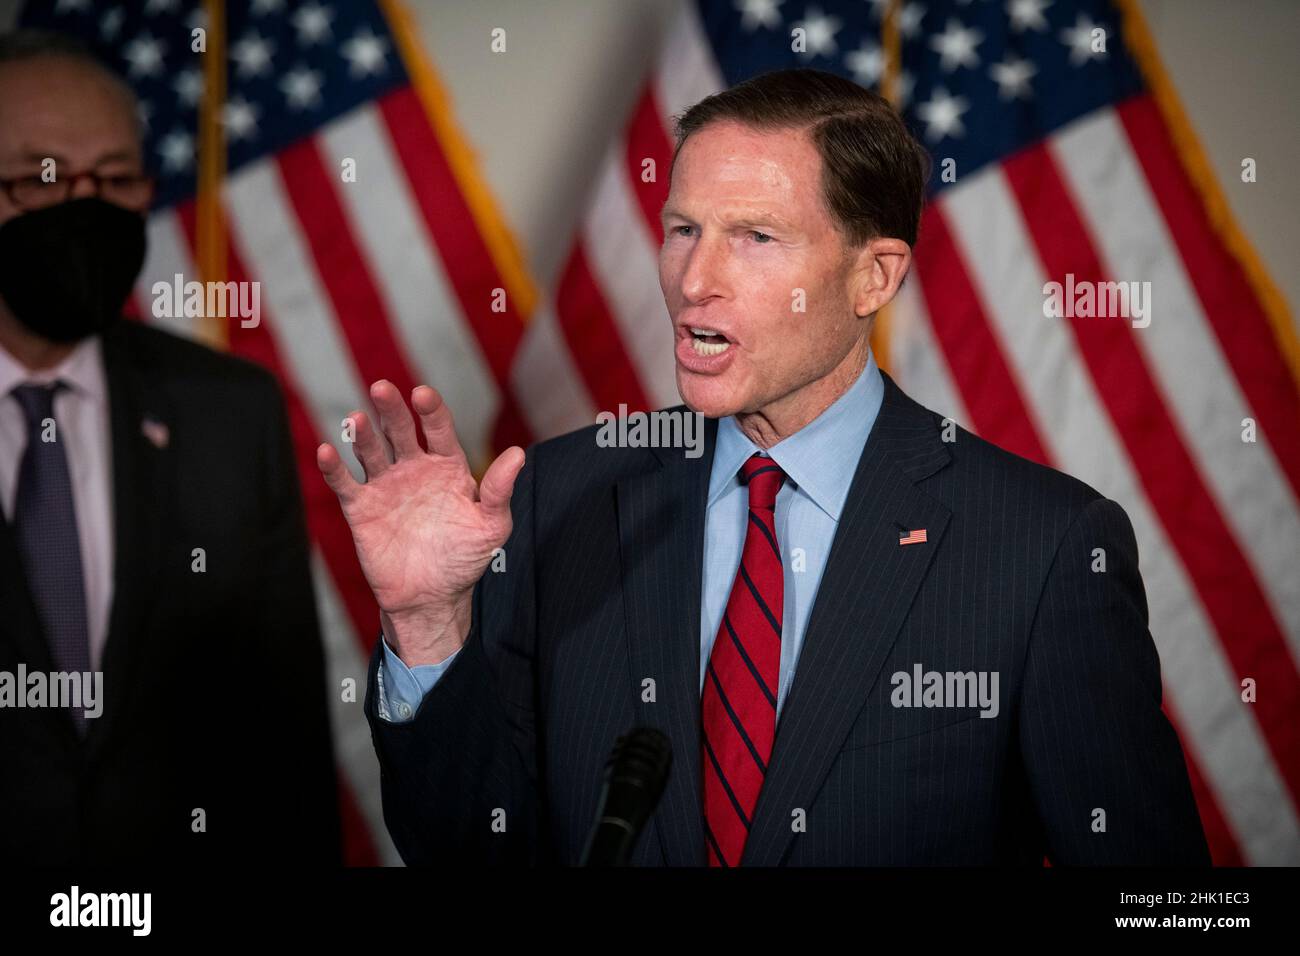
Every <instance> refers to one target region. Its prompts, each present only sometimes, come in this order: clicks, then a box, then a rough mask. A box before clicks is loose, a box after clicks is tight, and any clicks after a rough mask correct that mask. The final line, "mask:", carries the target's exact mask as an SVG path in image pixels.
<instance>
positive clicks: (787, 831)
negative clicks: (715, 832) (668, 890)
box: [741, 376, 951, 866]
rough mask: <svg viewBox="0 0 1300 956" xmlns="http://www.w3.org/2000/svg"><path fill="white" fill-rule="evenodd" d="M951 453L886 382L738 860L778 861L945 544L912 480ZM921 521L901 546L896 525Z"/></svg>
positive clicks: (945, 515) (940, 513)
mask: <svg viewBox="0 0 1300 956" xmlns="http://www.w3.org/2000/svg"><path fill="white" fill-rule="evenodd" d="M949 459H950V456H949V453H948V451H947V448H946V447H945V446H944V445H943V443H942V442H941V440H940V436H939V433H938V429H937V427H936V424H935V420H934V418H933V417H932V416H931V414H930V413H929V412H927V411H925V410H924V409H922V408H921V407H920V406H919V405H917V404H916V403H914V402H912V400H911V399H909V398H907V397H906V396H905V395H903V393H902V392H901V391H900V390H899V389H898V387H897V386H896V385H894V383H893V382H892V380H890V379H889V378H888V376H886V377H885V399H884V402H883V403H882V405H881V409H880V414H879V416H878V417H877V419H876V423H875V425H874V426H873V427H872V431H871V434H870V436H869V438H868V440H867V443H866V446H865V448H864V449H863V453H862V457H861V458H860V459H859V462H858V467H857V471H856V472H855V474H854V478H853V482H852V484H851V486H850V489H849V495H848V499H847V500H846V502H845V505H844V512H843V514H842V515H841V517H840V522H839V525H838V527H837V528H836V532H835V540H834V542H833V543H832V545H831V551H830V554H829V556H828V558H827V564H826V569H825V571H824V572H823V574H822V580H821V584H820V585H819V587H818V591H817V598H816V600H815V602H814V604H813V609H812V613H811V616H810V618H809V621H808V628H807V632H806V634H805V637H804V642H803V647H802V649H801V651H800V657H799V663H798V669H797V670H796V672H795V677H794V683H793V684H792V685H791V688H790V694H789V697H788V699H787V700H786V702H785V705H784V707H783V709H782V712H781V719H780V721H779V722H778V724H777V729H776V738H775V742H774V745H773V753H772V759H771V761H770V764H769V768H768V774H767V779H766V780H765V781H764V783H763V789H762V790H761V791H760V793H759V799H758V805H757V806H756V807H755V815H754V822H753V827H752V828H751V830H750V834H749V838H748V840H747V842H746V844H745V852H744V855H743V857H742V859H741V862H742V864H743V865H746V866H750V865H753V866H772V865H777V864H779V863H780V862H781V860H782V857H783V855H784V853H785V850H786V847H787V846H788V845H789V842H790V839H791V838H792V836H793V830H792V828H791V819H792V817H791V814H792V812H793V811H794V810H796V809H798V808H802V809H805V810H806V809H807V808H808V807H810V806H811V805H812V803H813V801H814V799H815V798H816V796H817V791H818V790H819V789H820V788H821V785H822V783H823V781H824V779H825V777H826V774H827V773H828V772H829V770H830V766H831V763H832V762H833V761H834V759H835V755H836V753H837V752H838V750H839V748H840V747H841V746H842V745H843V742H844V739H845V737H846V736H847V734H848V732H849V729H850V728H851V727H852V725H853V722H854V720H855V719H856V718H857V715H858V713H859V711H860V710H861V709H862V706H863V704H864V703H865V701H866V698H867V695H868V693H871V692H879V691H878V689H877V678H878V676H879V672H880V668H881V667H882V666H883V664H884V661H885V658H886V657H887V656H888V654H889V651H890V649H891V648H892V646H893V644H894V641H895V640H896V638H897V636H898V631H899V628H900V627H901V625H902V623H903V620H904V618H905V617H906V616H907V612H908V609H909V608H910V606H911V603H912V599H913V597H914V596H915V594H916V591H917V588H918V587H920V584H921V581H922V579H923V578H924V577H925V574H926V571H927V570H928V568H929V566H930V563H931V561H932V559H933V557H934V555H935V553H936V552H937V551H938V549H939V547H940V546H941V544H942V539H943V533H944V530H945V529H946V527H947V525H948V521H949V518H950V517H951V513H950V512H949V511H948V509H947V508H946V507H944V506H943V505H942V504H940V503H939V502H937V501H935V500H934V499H933V498H931V497H929V496H928V495H926V494H924V493H923V492H921V491H919V490H918V489H917V488H916V485H915V482H916V481H918V480H920V479H921V478H923V477H925V476H926V475H929V474H932V473H933V472H934V471H937V470H938V469H939V468H941V467H943V465H944V464H946V463H947V462H948V461H949ZM921 528H924V529H925V530H926V534H927V541H926V542H925V543H923V544H915V545H908V546H900V544H899V540H898V539H899V534H900V529H906V530H909V531H911V530H915V529H921Z"/></svg>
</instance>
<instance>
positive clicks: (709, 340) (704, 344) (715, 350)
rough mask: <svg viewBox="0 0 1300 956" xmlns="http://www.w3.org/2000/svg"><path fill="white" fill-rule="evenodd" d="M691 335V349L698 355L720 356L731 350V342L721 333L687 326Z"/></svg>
mask: <svg viewBox="0 0 1300 956" xmlns="http://www.w3.org/2000/svg"><path fill="white" fill-rule="evenodd" d="M689 329H690V333H691V348H693V349H694V350H695V352H696V354H698V355H721V354H722V353H723V352H725V351H727V349H729V348H731V342H730V341H728V339H727V337H726V336H725V335H723V334H722V333H721V332H717V331H714V330H713V329H704V328H698V327H696V326H693V325H692V326H689Z"/></svg>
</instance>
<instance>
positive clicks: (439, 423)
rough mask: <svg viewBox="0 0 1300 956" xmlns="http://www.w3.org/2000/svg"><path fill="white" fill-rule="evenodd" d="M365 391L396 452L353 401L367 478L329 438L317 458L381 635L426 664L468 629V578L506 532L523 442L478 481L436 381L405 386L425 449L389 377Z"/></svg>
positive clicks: (410, 659) (406, 657)
mask: <svg viewBox="0 0 1300 956" xmlns="http://www.w3.org/2000/svg"><path fill="white" fill-rule="evenodd" d="M370 398H371V400H372V401H373V402H374V405H375V409H376V410H377V411H378V412H379V427H380V429H381V430H382V432H383V434H384V437H386V438H387V439H388V443H389V445H391V446H392V449H393V458H394V460H393V461H389V460H388V455H387V453H386V452H385V449H384V446H383V442H382V441H381V440H380V437H379V433H378V432H376V431H375V428H374V426H373V425H372V424H371V422H370V419H369V418H368V417H367V416H366V414H365V412H362V411H355V412H352V413H351V414H350V415H349V416H348V418H349V419H351V420H352V422H353V425H354V427H355V430H356V435H355V442H354V443H353V452H354V454H355V455H356V457H357V460H358V461H359V462H360V463H361V467H362V468H363V469H365V475H366V480H365V481H364V482H358V481H357V480H356V479H355V478H353V477H352V474H351V472H349V471H348V469H347V468H346V467H345V466H344V464H343V462H342V460H341V459H340V458H339V454H338V452H337V451H336V450H335V448H334V446H333V445H330V444H329V443H325V444H322V445H320V446H319V447H318V448H317V449H316V464H317V465H318V467H319V468H320V470H321V473H322V474H323V475H324V476H325V481H326V483H327V484H328V485H329V486H330V488H331V489H333V491H334V493H335V494H336V495H338V499H339V503H340V504H341V505H342V507H343V516H344V517H345V518H346V519H347V522H348V527H349V528H351V530H352V540H353V543H354V544H355V545H356V549H357V557H358V558H360V560H361V569H362V571H364V572H365V575H366V581H367V582H368V583H369V585H370V589H371V591H373V592H374V595H375V601H376V602H377V603H378V604H379V608H380V611H381V614H382V623H383V628H384V635H385V637H386V638H387V640H388V642H389V644H390V645H392V647H393V650H395V651H396V652H397V653H398V655H399V656H400V657H401V658H402V660H403V661H405V662H406V664H407V665H409V666H412V667H414V666H416V665H418V664H433V663H437V662H439V661H441V660H444V659H445V658H446V657H448V656H449V655H450V654H452V653H453V652H454V651H456V650H457V649H459V648H460V647H461V645H462V644H464V642H465V638H466V636H467V635H468V633H469V625H470V597H471V595H472V593H473V590H474V585H475V584H476V583H477V582H478V579H479V578H480V577H482V576H483V572H484V570H485V569H486V568H487V565H488V562H489V561H491V559H492V553H493V551H494V550H495V549H497V548H499V547H501V546H502V545H504V544H505V542H506V539H507V538H508V537H509V536H510V529H511V519H510V496H511V494H512V493H513V492H514V485H515V479H516V478H517V477H518V475H519V471H520V469H521V468H523V465H524V452H523V449H522V448H520V447H518V446H517V445H512V446H511V447H509V448H507V449H506V450H505V451H503V452H502V453H501V454H500V455H499V456H497V459H496V460H495V461H494V462H492V464H491V465H490V466H489V467H488V470H487V472H486V473H485V474H484V475H483V480H482V482H481V483H476V482H475V481H474V476H473V474H472V473H471V472H470V469H469V463H468V461H467V460H466V458H465V452H464V450H463V449H462V448H461V446H460V442H459V441H458V440H457V438H456V428H455V424H454V423H453V422H452V417H451V409H449V408H448V407H447V405H446V403H445V402H444V401H443V400H442V396H441V395H439V394H438V392H437V391H436V390H435V389H433V388H430V387H429V386H427V385H421V386H419V387H417V388H415V389H414V390H412V392H411V408H413V409H414V411H415V414H416V417H417V418H418V419H419V422H420V429H421V430H422V431H423V432H424V438H425V443H426V445H427V446H428V451H425V450H424V449H422V448H421V447H420V442H419V439H418V438H417V437H416V432H415V423H414V421H413V420H412V418H411V412H410V410H408V409H407V406H406V403H405V402H404V401H403V400H402V396H401V393H399V392H398V390H397V388H396V386H394V385H393V384H392V383H391V382H388V381H384V380H381V381H378V382H376V383H375V384H374V385H372V386H370Z"/></svg>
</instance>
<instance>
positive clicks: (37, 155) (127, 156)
mask: <svg viewBox="0 0 1300 956" xmlns="http://www.w3.org/2000/svg"><path fill="white" fill-rule="evenodd" d="M47 159H52V160H54V162H55V165H61V164H63V163H66V162H67V158H66V157H65V156H63V154H61V153H56V152H53V151H50V150H47V151H45V152H41V151H40V150H36V149H31V148H30V147H29V148H28V149H26V150H24V151H23V152H22V153H20V154H19V156H18V160H19V162H24V163H41V162H44V161H45V160H47ZM134 159H135V153H133V152H132V151H131V150H129V149H118V150H114V151H113V152H111V153H104V154H102V155H100V156H98V157H96V158H95V161H94V162H93V163H92V164H91V165H92V166H100V165H102V164H104V163H115V162H119V161H127V162H130V161H132V160H134Z"/></svg>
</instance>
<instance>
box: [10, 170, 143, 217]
mask: <svg viewBox="0 0 1300 956" xmlns="http://www.w3.org/2000/svg"><path fill="white" fill-rule="evenodd" d="M83 178H85V179H89V180H90V182H91V184H92V185H93V186H94V187H95V192H94V195H96V196H98V197H99V198H100V199H103V200H105V201H106V202H111V203H113V204H114V205H117V206H123V207H125V208H127V209H140V210H143V209H144V208H145V207H146V206H148V205H149V201H150V200H151V199H152V198H153V178H152V177H150V176H142V175H133V174H120V173H119V174H116V175H112V176H101V175H100V174H99V173H95V172H85V173H76V174H74V175H72V176H62V177H60V178H58V179H56V180H55V181H54V182H46V181H45V180H44V179H42V178H41V176H40V174H39V173H38V174H36V175H32V176H19V177H17V178H16V179H0V190H3V191H4V194H5V195H6V196H7V197H8V198H9V201H10V202H11V203H13V204H14V205H15V206H17V207H18V208H19V209H23V210H26V211H31V210H33V209H44V208H45V207H46V206H56V205H58V204H59V203H61V202H65V201H66V200H68V199H70V198H71V197H72V193H73V191H74V190H75V189H76V186H77V182H78V181H79V180H81V179H83Z"/></svg>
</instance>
